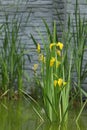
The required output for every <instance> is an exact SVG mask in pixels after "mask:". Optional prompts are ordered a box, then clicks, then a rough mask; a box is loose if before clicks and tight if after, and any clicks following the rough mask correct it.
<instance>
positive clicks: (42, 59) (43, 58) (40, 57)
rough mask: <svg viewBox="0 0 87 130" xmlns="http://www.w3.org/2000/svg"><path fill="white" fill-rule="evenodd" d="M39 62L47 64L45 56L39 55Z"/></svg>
mask: <svg viewBox="0 0 87 130" xmlns="http://www.w3.org/2000/svg"><path fill="white" fill-rule="evenodd" d="M39 60H40V61H42V62H44V63H45V61H46V59H45V57H44V55H43V54H40V55H39Z"/></svg>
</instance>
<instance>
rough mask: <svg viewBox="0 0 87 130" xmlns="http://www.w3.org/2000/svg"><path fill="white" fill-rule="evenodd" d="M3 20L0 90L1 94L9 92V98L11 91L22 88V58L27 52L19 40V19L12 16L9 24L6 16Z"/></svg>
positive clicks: (23, 60) (23, 62) (0, 52)
mask: <svg viewBox="0 0 87 130" xmlns="http://www.w3.org/2000/svg"><path fill="white" fill-rule="evenodd" d="M5 18H6V21H5V23H4V24H3V28H2V30H1V32H3V33H2V34H3V40H2V48H1V50H0V54H1V55H0V61H1V62H0V68H1V72H0V75H1V84H0V88H1V91H2V92H5V91H7V90H10V91H8V95H9V96H10V95H11V94H12V91H14V90H15V91H18V89H20V88H22V86H23V66H24V64H25V59H24V56H25V55H27V53H28V52H29V51H26V50H25V46H24V45H23V44H22V42H21V38H19V30H20V25H21V18H20V20H18V18H16V16H14V17H13V19H12V21H11V22H10V23H9V16H8V15H7V14H6V15H5ZM28 56H29V55H28Z"/></svg>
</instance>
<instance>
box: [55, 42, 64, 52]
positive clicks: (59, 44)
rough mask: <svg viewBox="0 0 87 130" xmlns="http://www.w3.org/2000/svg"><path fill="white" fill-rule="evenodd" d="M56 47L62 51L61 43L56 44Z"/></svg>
mask: <svg viewBox="0 0 87 130" xmlns="http://www.w3.org/2000/svg"><path fill="white" fill-rule="evenodd" d="M56 46H58V47H59V48H60V50H62V49H63V43H61V42H58V43H57V44H56Z"/></svg>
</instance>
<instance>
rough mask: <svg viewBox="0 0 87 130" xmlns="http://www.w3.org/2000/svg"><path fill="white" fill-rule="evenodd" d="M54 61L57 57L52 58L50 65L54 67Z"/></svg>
mask: <svg viewBox="0 0 87 130" xmlns="http://www.w3.org/2000/svg"><path fill="white" fill-rule="evenodd" d="M54 62H55V58H54V57H52V58H51V60H50V67H52V66H53V65H54Z"/></svg>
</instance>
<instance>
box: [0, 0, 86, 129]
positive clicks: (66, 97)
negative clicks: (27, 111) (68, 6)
mask: <svg viewBox="0 0 87 130" xmlns="http://www.w3.org/2000/svg"><path fill="white" fill-rule="evenodd" d="M78 11H79V10H78V3H77V0H76V6H75V26H74V24H73V21H72V20H71V18H70V16H69V17H68V21H67V25H66V26H67V29H65V28H63V30H62V31H63V33H62V38H61V41H59V40H58V39H59V38H58V35H57V25H56V21H54V22H53V29H52V31H50V28H49V26H48V24H47V23H46V21H45V20H44V19H42V21H43V23H44V25H45V28H46V32H47V33H46V34H47V39H46V40H45V39H44V37H43V36H42V34H41V32H40V31H38V35H40V37H41V40H42V43H41V44H43V46H44V49H42V46H41V44H40V43H39V42H37V41H36V40H35V37H34V36H33V35H32V34H31V38H32V40H33V42H34V44H35V45H36V51H37V55H38V62H37V64H34V66H33V71H34V79H35V81H36V83H37V84H36V86H35V87H37V86H38V89H36V90H37V91H39V90H40V92H39V96H40V102H39V101H38V100H36V99H35V98H33V97H32V96H31V95H28V94H27V93H26V92H25V90H23V78H24V65H25V58H24V56H25V55H27V53H28V52H27V51H25V46H22V43H21V38H19V31H20V24H21V23H20V22H19V21H18V19H15V17H14V19H13V20H12V22H11V24H9V22H8V16H7V15H6V22H5V23H4V24H2V26H0V33H1V36H2V37H3V40H1V45H2V47H1V49H0V98H2V97H3V96H7V97H9V98H10V97H11V95H12V93H13V90H14V91H15V92H18V90H20V92H21V93H22V94H24V95H26V96H27V98H26V97H25V98H26V100H27V101H28V98H29V99H30V100H31V101H32V102H33V105H32V108H33V110H34V111H35V113H36V114H37V115H38V117H39V118H40V119H41V120H42V121H44V120H45V119H47V120H48V121H49V122H51V123H53V122H57V123H58V127H59V128H61V126H62V125H63V126H64V130H65V125H66V126H67V121H68V119H69V118H68V117H69V110H70V108H73V105H74V104H77V106H78V108H80V110H79V113H78V116H77V118H76V122H77V121H78V119H79V117H80V115H81V113H82V110H83V109H84V107H85V105H86V103H87V100H85V102H83V96H85V97H86V98H87V93H86V92H85V91H84V90H83V88H82V84H83V83H84V80H85V79H86V76H87V63H85V65H84V54H85V51H86V49H87V46H86V43H87V22H86V19H85V18H81V15H80V12H78ZM60 25H61V26H62V24H60ZM62 27H63V26H62ZM27 56H29V55H27ZM28 58H29V57H28ZM38 68H39V73H37V72H38V71H37V70H38ZM74 72H75V75H76V77H75V78H74V77H73V73H74ZM34 94H35V93H34ZM36 94H38V93H36ZM3 106H4V104H3ZM5 107H6V106H5ZM66 129H67V127H66Z"/></svg>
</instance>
